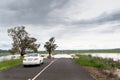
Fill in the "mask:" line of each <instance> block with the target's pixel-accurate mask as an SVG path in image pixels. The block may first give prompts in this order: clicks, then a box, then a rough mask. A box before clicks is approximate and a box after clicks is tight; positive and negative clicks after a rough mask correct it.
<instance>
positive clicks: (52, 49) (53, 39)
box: [44, 37, 58, 58]
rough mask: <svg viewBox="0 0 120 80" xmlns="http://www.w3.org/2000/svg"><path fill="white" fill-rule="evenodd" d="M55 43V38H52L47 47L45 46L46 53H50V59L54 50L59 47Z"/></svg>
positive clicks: (46, 44)
mask: <svg viewBox="0 0 120 80" xmlns="http://www.w3.org/2000/svg"><path fill="white" fill-rule="evenodd" d="M54 42H55V38H54V37H52V38H50V39H49V41H48V42H46V43H45V45H44V48H45V49H46V51H47V52H48V53H49V56H48V58H51V53H52V51H54V50H55V49H56V48H57V47H58V46H57V44H54Z"/></svg>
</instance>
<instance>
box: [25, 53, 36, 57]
mask: <svg viewBox="0 0 120 80" xmlns="http://www.w3.org/2000/svg"><path fill="white" fill-rule="evenodd" d="M26 56H27V57H35V56H38V54H27V55H26Z"/></svg>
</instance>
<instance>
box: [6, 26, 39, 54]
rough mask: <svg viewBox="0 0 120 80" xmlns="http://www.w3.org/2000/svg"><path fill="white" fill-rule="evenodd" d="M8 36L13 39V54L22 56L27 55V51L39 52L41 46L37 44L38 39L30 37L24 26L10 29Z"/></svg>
mask: <svg viewBox="0 0 120 80" xmlns="http://www.w3.org/2000/svg"><path fill="white" fill-rule="evenodd" d="M8 35H9V36H11V37H12V40H13V43H12V49H11V51H12V52H14V53H15V52H19V53H20V54H21V56H23V55H24V54H26V50H33V51H34V52H37V49H38V48H39V46H40V44H35V42H36V41H37V39H35V38H33V37H29V34H28V32H27V31H26V30H25V27H24V26H18V27H14V28H11V29H8Z"/></svg>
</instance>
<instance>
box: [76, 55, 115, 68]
mask: <svg viewBox="0 0 120 80" xmlns="http://www.w3.org/2000/svg"><path fill="white" fill-rule="evenodd" d="M74 60H75V61H76V62H77V63H78V64H80V65H81V66H89V67H96V68H100V69H114V68H115V67H116V64H115V63H113V62H110V61H108V60H106V59H102V58H98V57H91V56H85V55H80V56H78V58H74Z"/></svg>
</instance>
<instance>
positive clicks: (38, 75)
mask: <svg viewBox="0 0 120 80" xmlns="http://www.w3.org/2000/svg"><path fill="white" fill-rule="evenodd" d="M56 60H57V59H56ZM56 60H53V61H51V63H49V64H48V65H47V66H46V67H45V68H44V69H43V70H42V71H40V72H39V73H38V74H37V75H36V76H35V77H34V78H33V79H31V80H35V79H36V78H37V77H38V76H40V75H41V74H42V73H43V72H44V71H45V70H46V69H47V68H48V67H49V66H50V65H51V64H52V63H53V62H55V61H56Z"/></svg>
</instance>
